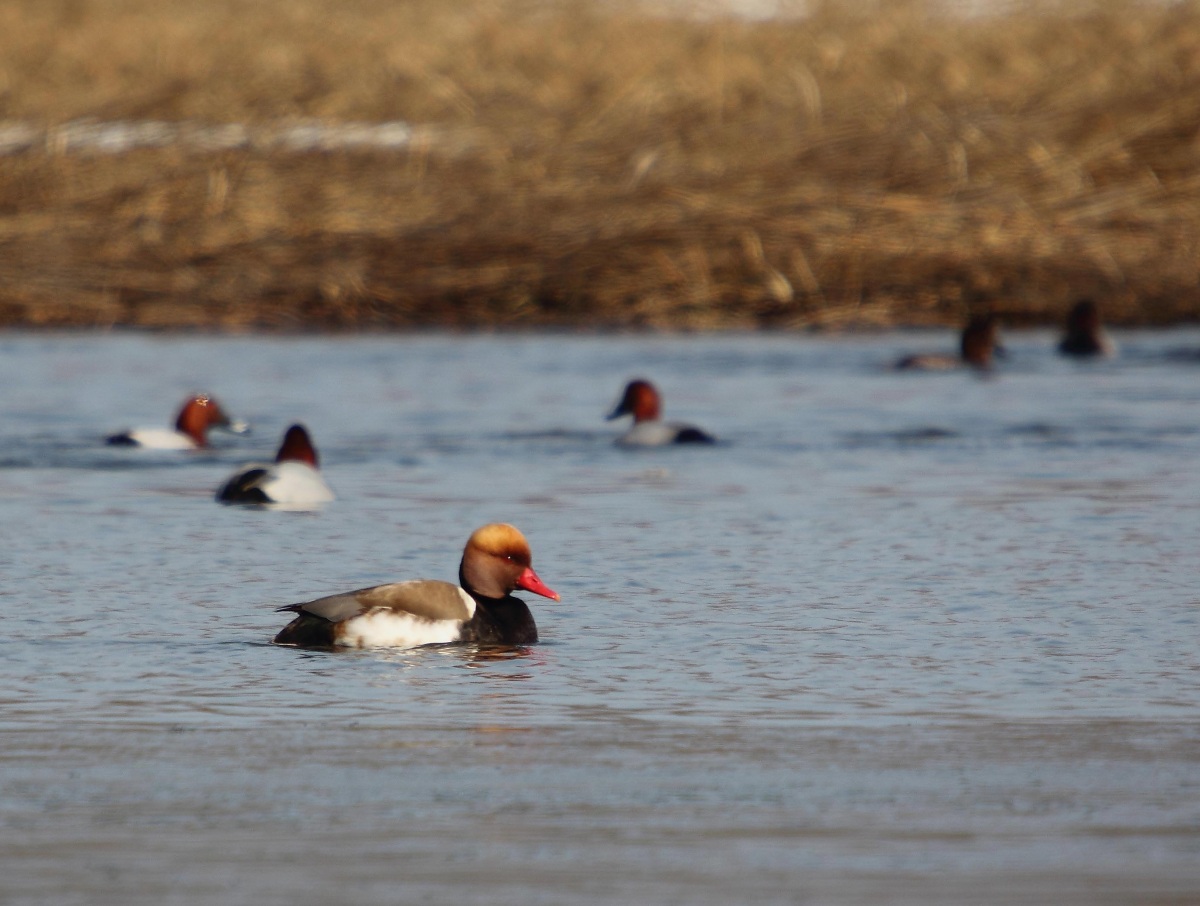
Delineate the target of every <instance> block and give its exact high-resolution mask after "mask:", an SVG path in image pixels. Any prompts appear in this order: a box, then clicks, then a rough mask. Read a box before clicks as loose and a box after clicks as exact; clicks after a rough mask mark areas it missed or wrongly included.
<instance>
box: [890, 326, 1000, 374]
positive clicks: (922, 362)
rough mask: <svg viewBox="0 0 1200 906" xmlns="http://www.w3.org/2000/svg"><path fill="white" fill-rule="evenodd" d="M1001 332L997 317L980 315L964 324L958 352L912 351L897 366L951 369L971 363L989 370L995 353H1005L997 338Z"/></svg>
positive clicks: (920, 369) (904, 368)
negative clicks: (916, 353) (915, 353)
mask: <svg viewBox="0 0 1200 906" xmlns="http://www.w3.org/2000/svg"><path fill="white" fill-rule="evenodd" d="M997 332H998V329H997V325H996V319H995V317H993V316H992V315H976V316H975V317H973V318H971V320H970V321H968V322H967V325H966V327H964V328H963V331H962V336H961V338H960V340H959V354H958V355H957V356H953V355H944V354H940V353H925V354H920V355H909V356H905V357H904V358H902V359H901V360H900V361H898V362H897V363H896V365H895V367H896V368H897V369H900V370H903V371H909V370H912V371H947V370H949V369H952V368H961V367H962V366H963V365H969V366H970V367H972V368H978V369H980V370H987V369H988V368H991V367H992V357H993V355H995V354H1001V355H1002V354H1003V352H1004V350H1003V347H1001V346H1000V344H999V343H997V341H996V339H997V337H996V335H997Z"/></svg>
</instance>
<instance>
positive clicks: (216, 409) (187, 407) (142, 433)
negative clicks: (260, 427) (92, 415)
mask: <svg viewBox="0 0 1200 906" xmlns="http://www.w3.org/2000/svg"><path fill="white" fill-rule="evenodd" d="M209 428H225V429H227V430H229V431H232V432H234V433H235V434H244V433H245V432H246V431H247V426H246V424H245V423H244V422H233V421H230V419H229V416H228V415H226V414H225V410H224V409H222V408H221V406H220V404H219V403H218V402H217V401H216V400H215V399H213V398H212V397H211V396H209V395H208V394H206V393H197V394H196V395H194V396H190V397H188V398H187V399H186V400H184V403H183V408H182V409H180V410H179V417H178V418H176V419H175V428H174V429H173V430H172V429H170V428H132V429H130V430H128V431H122V432H121V433H119V434H113V435H110V436H109V437H107V438H105V442H106V443H109V444H115V445H117V446H122V447H145V448H147V449H151V450H197V449H201V448H204V447H207V446H208V429H209Z"/></svg>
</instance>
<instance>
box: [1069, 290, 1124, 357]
mask: <svg viewBox="0 0 1200 906" xmlns="http://www.w3.org/2000/svg"><path fill="white" fill-rule="evenodd" d="M1058 351H1059V352H1060V353H1062V354H1063V355H1069V356H1075V357H1076V358H1090V357H1093V356H1113V355H1116V354H1117V344H1116V343H1114V342H1113V341H1112V338H1111V337H1109V335H1108V333H1107V331H1105V329H1104V327H1103V326H1102V325H1101V324H1100V309H1099V308H1098V307H1097V305H1096V303H1095V302H1093V301H1092V300H1091V299H1080V300H1079V301H1078V302H1076V303H1075V305H1074V307H1073V308H1072V309H1071V310H1070V311H1069V312H1068V313H1067V327H1066V333H1065V334H1064V335H1063V338H1062V340H1061V341H1060V342H1059V344H1058Z"/></svg>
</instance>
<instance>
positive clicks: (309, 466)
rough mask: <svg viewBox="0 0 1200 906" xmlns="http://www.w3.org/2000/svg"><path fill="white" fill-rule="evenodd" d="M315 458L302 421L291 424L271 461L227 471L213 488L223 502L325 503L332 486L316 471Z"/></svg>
mask: <svg viewBox="0 0 1200 906" xmlns="http://www.w3.org/2000/svg"><path fill="white" fill-rule="evenodd" d="M318 465H319V459H318V457H317V449H316V447H314V446H313V442H312V438H310V437H309V436H308V431H307V430H306V429H305V427H304V426H303V425H292V426H291V427H290V428H288V429H287V431H286V432H285V433H284V435H283V443H282V444H280V445H279V452H278V453H277V454H275V461H274V462H273V463H249V464H247V465H245V466H242V468H241V469H239V470H238V471H237V472H235V473H234V474H233V475H231V476H230V477H229V478H228V479H227V480H226V482H225V484H223V485H222V486H221V488H220V490H218V491H217V500H220V501H221V502H223V503H254V504H272V503H273V504H290V505H293V506H312V505H314V504H320V503H329V502H330V501H331V500H333V499H334V494H333V490H332V489H331V488H330V487H329V485H328V484H326V483H325V479H324V478H323V477H322V476H321V473H320V472H319V471H318Z"/></svg>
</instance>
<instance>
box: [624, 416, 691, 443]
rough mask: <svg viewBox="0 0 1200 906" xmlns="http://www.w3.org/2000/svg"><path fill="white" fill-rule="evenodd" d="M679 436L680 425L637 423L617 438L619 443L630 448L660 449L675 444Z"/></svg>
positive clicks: (653, 422)
mask: <svg viewBox="0 0 1200 906" xmlns="http://www.w3.org/2000/svg"><path fill="white" fill-rule="evenodd" d="M678 436H679V425H675V424H669V423H667V422H660V421H649V422H637V423H636V424H635V425H634V426H633V427H632V428H630V429H629V430H628V431H626V432H625V433H624V434H622V435H621V436H620V437H618V438H617V443H618V444H621V445H622V446H628V447H659V446H662V445H663V444H673V443H675V438H676V437H678Z"/></svg>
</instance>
